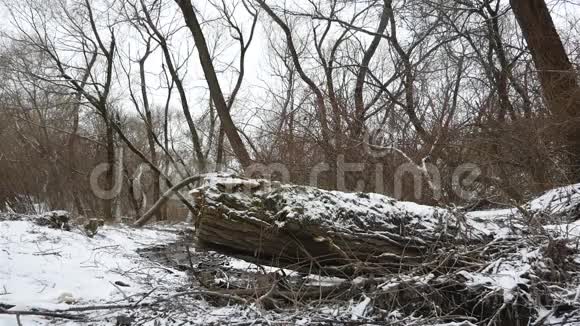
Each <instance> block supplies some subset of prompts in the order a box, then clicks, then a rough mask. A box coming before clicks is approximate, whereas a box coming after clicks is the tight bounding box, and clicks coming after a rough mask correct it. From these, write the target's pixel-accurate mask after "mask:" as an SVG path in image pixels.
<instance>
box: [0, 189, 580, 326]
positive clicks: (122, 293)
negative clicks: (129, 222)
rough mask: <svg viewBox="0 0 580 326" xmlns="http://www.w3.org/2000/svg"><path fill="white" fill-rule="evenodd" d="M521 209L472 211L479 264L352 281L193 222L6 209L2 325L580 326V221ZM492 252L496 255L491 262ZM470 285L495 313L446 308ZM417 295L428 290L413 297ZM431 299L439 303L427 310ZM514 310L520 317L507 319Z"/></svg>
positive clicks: (1, 243) (550, 198) (1, 246)
mask: <svg viewBox="0 0 580 326" xmlns="http://www.w3.org/2000/svg"><path fill="white" fill-rule="evenodd" d="M554 198H555V197H554V194H553V193H552V194H549V193H548V194H547V195H545V196H543V197H540V198H538V199H537V200H535V201H533V202H531V203H530V204H529V205H528V206H527V207H526V209H527V210H529V211H532V212H533V211H535V210H538V209H539V208H542V209H545V208H546V203H547V202H550V205H552V204H553V203H554ZM551 209H552V212H553V211H554V209H553V207H552V208H551ZM518 214H521V212H520V210H519V209H505V210H490V211H478V212H471V213H468V214H467V216H466V218H467V219H469V220H470V223H471V224H472V225H477V227H478V228H480V229H482V230H483V229H485V230H487V231H488V232H489V234H490V235H492V236H493V240H491V241H490V242H489V243H488V244H486V245H485V247H482V248H479V249H476V250H474V248H464V249H462V248H459V247H458V248H457V250H456V251H457V252H460V253H462V255H464V256H465V257H468V256H469V257H475V255H479V256H478V257H480V259H479V260H477V261H478V264H480V266H481V267H480V268H479V267H478V268H475V269H473V268H465V269H463V270H460V269H458V270H453V271H452V272H446V273H441V274H437V275H435V274H434V273H424V274H421V272H419V271H414V272H413V273H400V274H397V275H381V276H380V277H379V276H378V275H370V276H365V277H364V278H363V277H359V278H357V279H350V280H349V279H340V278H336V277H334V278H333V277H323V276H320V275H312V274H310V275H309V274H305V273H296V272H292V271H289V270H281V269H277V268H274V267H268V266H260V265H256V264H253V263H249V262H246V261H244V260H240V259H237V258H233V257H228V256H224V255H221V254H218V253H216V252H212V251H206V250H203V249H199V248H194V247H192V244H193V238H192V237H193V233H194V232H193V229H192V228H191V225H189V224H186V223H181V224H172V225H166V224H153V225H149V226H148V227H144V228H133V227H129V226H125V225H122V224H119V225H106V226H103V227H102V228H100V229H99V230H98V233H97V234H96V235H94V236H93V237H88V236H87V235H86V234H85V232H84V231H83V230H82V229H81V228H80V227H75V226H74V225H73V227H72V229H71V230H70V231H66V230H62V229H53V228H49V227H46V226H40V225H38V224H37V223H35V218H36V217H35V216H24V215H16V214H0V325H2V326H4V325H16V326H19V325H50V324H52V325H118V326H121V325H127V326H128V325H154V326H161V325H367V324H368V325H449V326H451V325H456V326H458V325H465V326H468V325H496V324H497V325H515V324H514V323H513V320H516V321H517V318H521V320H520V321H521V323H520V324H532V325H580V313H579V311H580V310H579V309H580V268H579V267H580V251H579V250H578V246H579V238H580V222H577V221H576V222H571V223H568V222H559V223H556V222H553V221H550V222H549V223H545V225H542V226H540V229H541V231H539V232H537V233H536V234H532V233H530V232H528V231H527V232H525V233H521V232H516V231H514V230H515V229H517V228H518V223H520V222H521V220H518V219H515V217H516V216H517V215H518ZM510 217H514V220H512V219H510ZM497 221H504V222H505V223H498V222H497ZM518 221H520V222H518ZM502 225H503V226H502ZM528 228H529V226H528ZM454 250H455V249H454ZM483 252H487V253H490V252H492V253H490V254H489V255H488V256H485V257H486V260H485V261H484V260H483V258H481V257H484V255H483ZM490 257H491V258H490ZM478 266H479V265H478ZM459 278H461V284H463V285H464V286H466V287H465V288H461V289H460V290H457V293H452V294H450V295H449V296H447V297H445V296H444V295H441V293H447V292H445V291H448V290H443V288H442V287H441V285H442V284H444V285H445V286H448V284H449V283H448V281H449V280H450V279H454V280H457V279H459ZM282 283H284V286H282ZM344 284H347V285H348V286H346V287H345V286H344ZM369 284H372V285H369ZM454 284H459V283H454ZM260 285H264V286H266V287H267V288H268V287H271V290H274V289H276V291H277V293H278V294H280V293H285V296H284V297H285V298H286V299H287V300H284V301H285V302H284V303H282V302H280V301H277V302H276V301H275V300H271V298H268V296H269V294H271V293H272V292H273V291H266V292H267V293H266V294H263V292H262V293H258V291H254V292H255V293H254V294H253V292H252V291H253V290H254V289H258V288H259V286H260ZM282 288H283V289H282ZM355 288H356V291H355ZM312 289H315V291H314V295H313V291H312ZM431 289H437V291H439V292H437V295H436V296H433V293H430V292H429V291H431ZM462 291H463V292H464V293H467V292H469V293H470V294H469V296H467V294H466V296H467V297H469V300H475V301H477V303H475V304H474V306H473V310H475V309H480V310H482V311H483V310H491V311H490V312H486V313H483V312H482V313H481V314H480V315H479V316H485V318H483V317H481V319H478V317H474V316H478V315H477V314H475V313H474V312H473V311H471V312H465V314H462V313H461V312H460V311H459V310H457V309H456V308H454V307H455V306H453V307H452V308H453V309H447V310H445V309H446V308H448V307H450V305H449V302H450V301H452V298H453V300H456V299H457V297H456V295H457V294H458V293H459V292H462ZM338 292H340V293H338ZM415 292H419V293H420V295H418V296H417V295H415V296H410V293H415ZM333 293H334V294H333ZM473 293H475V294H477V295H479V296H477V295H476V296H475V297H473V296H472V294H473ZM478 293H479V294H478ZM483 294H485V295H483ZM423 296H424V298H423V299H420V298H421V297H423ZM442 297H445V298H444V300H445V301H446V302H445V303H443V302H440V301H438V300H440V299H441V298H442ZM409 298H412V299H409ZM417 298H419V300H417ZM498 298H499V299H498ZM490 300H491V301H490ZM404 301H409V302H404ZM411 301H412V302H411ZM431 306H433V307H435V306H437V307H436V308H433V311H434V312H433V313H432V314H426V313H425V312H426V311H428V310H427V308H429V309H431V308H432V307H431ZM457 307H460V305H459V304H458V305H457ZM429 311H430V310H429ZM518 314H522V315H521V317H518V316H519V315H518ZM514 315H515V317H514ZM506 316H510V318H516V319H511V320H512V321H511V322H508V323H504V322H502V318H503V319H505V318H507V317H506Z"/></svg>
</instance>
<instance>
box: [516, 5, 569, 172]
mask: <svg viewBox="0 0 580 326" xmlns="http://www.w3.org/2000/svg"><path fill="white" fill-rule="evenodd" d="M510 3H511V5H512V9H513V12H514V15H515V16H516V18H517V20H518V23H519V25H520V27H521V29H522V32H523V34H524V37H525V39H526V41H527V43H528V48H529V50H530V52H531V54H532V58H533V60H534V64H535V66H536V69H537V70H538V75H539V78H540V83H541V85H542V91H543V93H544V98H545V100H546V104H547V106H548V108H549V110H550V112H551V113H552V115H553V116H554V120H555V128H554V129H555V130H556V131H557V132H559V133H563V134H564V137H563V138H564V140H565V144H564V145H565V147H566V149H567V151H568V152H569V155H570V158H571V161H572V163H573V165H574V167H573V173H574V178H575V179H576V180H580V169H579V167H580V124H579V123H578V118H579V117H580V88H579V86H578V81H577V79H576V73H575V71H574V68H573V66H572V63H571V62H570V59H569V58H568V55H567V54H566V50H565V49H564V45H563V44H562V40H561V39H560V35H559V34H558V31H557V30H556V27H555V26H554V22H553V20H552V16H551V15H550V11H549V9H548V6H547V5H546V2H545V1H544V0H511V1H510Z"/></svg>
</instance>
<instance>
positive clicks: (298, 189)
mask: <svg viewBox="0 0 580 326" xmlns="http://www.w3.org/2000/svg"><path fill="white" fill-rule="evenodd" d="M191 195H192V196H193V197H194V199H195V200H196V209H197V219H196V233H197V240H198V241H199V243H201V244H203V245H206V246H208V247H212V248H214V249H217V250H219V251H222V252H225V253H227V254H234V255H237V256H244V257H246V258H249V259H252V260H254V261H256V260H257V261H260V262H261V263H266V264H274V265H277V266H284V267H289V268H292V269H296V270H303V271H312V270H316V271H323V272H325V273H328V274H334V275H340V274H343V275H352V274H358V273H373V272H374V271H377V272H378V271H381V272H385V271H393V272H396V271H401V270H408V269H411V268H414V267H417V266H419V265H420V264H422V263H423V262H424V261H425V259H426V258H428V257H430V256H431V255H432V254H433V253H435V252H437V250H438V249H439V248H441V247H443V246H445V245H446V244H449V242H451V241H452V242H453V243H455V244H461V243H466V242H471V243H473V242H478V241H481V240H483V239H484V238H485V235H484V234H481V233H479V231H478V230H474V229H471V228H469V227H468V226H467V225H466V224H465V223H464V220H463V219H462V218H461V217H458V216H459V215H458V214H454V213H452V212H451V211H449V210H446V209H442V208H435V207H430V206H422V205H418V204H414V203H409V202H400V201H396V200H394V199H392V198H389V197H386V196H382V195H378V194H367V193H344V192H337V191H325V190H321V189H317V188H313V187H305V186H294V185H280V184H278V183H275V182H274V183H270V182H268V181H265V180H249V179H243V178H234V177H221V176H211V177H207V178H205V180H204V182H203V185H202V186H201V187H199V188H197V189H195V190H193V191H192V192H191ZM453 264H455V265H457V264H461V262H457V261H455V262H453Z"/></svg>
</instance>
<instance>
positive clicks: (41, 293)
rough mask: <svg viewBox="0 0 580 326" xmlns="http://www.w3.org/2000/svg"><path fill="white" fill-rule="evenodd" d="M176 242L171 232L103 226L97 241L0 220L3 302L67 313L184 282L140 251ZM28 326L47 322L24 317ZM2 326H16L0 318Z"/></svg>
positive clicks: (11, 318)
mask: <svg viewBox="0 0 580 326" xmlns="http://www.w3.org/2000/svg"><path fill="white" fill-rule="evenodd" d="M176 239H177V235H176V233H175V232H172V230H171V229H130V228H128V227H109V226H106V227H104V228H103V229H102V230H101V231H100V232H99V233H98V234H97V235H96V236H95V237H94V238H89V237H87V236H86V235H84V234H83V233H82V232H81V231H80V230H73V231H72V232H66V231H62V230H55V229H50V228H47V227H42V226H38V225H36V224H34V223H32V222H31V221H10V222H9V221H4V222H2V221H0V303H4V304H9V305H15V306H16V307H14V308H12V309H13V310H16V309H18V310H27V309H30V308H46V309H66V308H69V307H70V306H71V305H75V306H82V305H92V304H95V303H115V302H122V301H124V300H126V298H127V297H130V296H134V297H138V296H139V295H142V294H143V293H146V292H148V291H150V290H151V289H152V288H153V287H159V286H164V285H170V284H171V285H173V284H175V283H183V282H185V281H186V278H185V275H184V274H183V273H182V272H179V271H175V270H168V269H167V267H164V266H160V265H158V264H155V263H153V262H151V261H148V260H146V259H143V258H141V257H140V256H139V255H138V254H137V252H136V250H137V249H138V248H143V247H146V246H148V245H153V244H157V243H163V242H171V241H175V240H176ZM22 323H23V324H24V325H35V324H36V325H44V324H45V323H46V321H45V319H43V318H39V317H29V316H23V317H22ZM0 325H16V319H15V317H14V316H10V315H0Z"/></svg>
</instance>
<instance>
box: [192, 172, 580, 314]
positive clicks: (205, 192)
mask: <svg viewBox="0 0 580 326" xmlns="http://www.w3.org/2000/svg"><path fill="white" fill-rule="evenodd" d="M192 195H193V196H194V198H195V199H196V208H197V217H196V237H197V241H198V243H200V244H202V245H204V246H206V247H209V248H212V249H216V250H218V251H220V252H222V253H225V254H228V255H231V256H237V257H240V258H243V259H246V260H251V261H253V262H256V263H259V264H266V265H273V266H278V267H283V268H287V269H292V270H297V271H301V272H306V273H309V274H312V273H314V274H319V275H322V276H335V277H336V276H338V277H340V278H341V279H342V281H341V282H338V283H337V284H333V285H328V286H326V287H320V288H319V289H318V290H317V291H315V292H316V293H315V294H314V295H312V296H309V295H308V293H309V292H308V291H310V290H312V289H311V288H307V287H305V286H304V284H303V283H300V282H296V281H293V282H288V281H284V282H282V281H280V277H278V278H276V277H273V278H272V281H271V282H270V283H269V284H268V285H267V286H262V287H260V288H258V287H257V285H256V286H254V287H251V288H250V289H245V290H244V291H245V292H244V291H242V292H240V293H239V294H250V293H251V294H252V295H254V296H257V294H256V293H259V296H258V297H260V298H266V297H267V298H268V300H272V301H273V305H272V306H273V307H279V306H280V302H289V301H292V300H289V295H288V293H289V292H288V291H290V292H291V293H302V294H303V296H302V297H301V298H302V299H304V300H306V301H312V300H316V301H320V300H322V301H325V300H347V301H348V300H349V299H350V300H351V302H352V300H360V302H361V303H360V304H363V306H364V309H363V311H364V313H363V315H364V316H372V317H368V318H370V319H368V320H375V321H377V320H381V321H385V320H393V321H394V320H398V321H402V320H407V321H408V320H409V318H411V319H412V318H421V320H423V322H428V321H431V322H441V321H454V322H457V321H461V322H465V323H466V325H469V324H478V325H479V324H481V325H518V324H519V325H528V324H530V323H532V322H534V323H536V324H537V325H544V324H547V323H548V321H549V322H550V323H552V322H554V321H558V322H561V321H566V322H572V321H573V320H575V319H577V318H578V317H577V315H576V309H577V308H578V307H579V306H580V305H579V303H578V297H579V294H578V293H577V291H576V287H575V286H574V285H573V284H574V283H575V282H577V280H578V272H577V270H578V267H579V266H578V260H577V258H578V256H577V248H576V247H575V242H574V241H572V240H571V235H573V233H570V226H573V225H574V224H569V223H567V222H566V223H565V224H564V225H566V228H567V232H568V234H563V233H562V232H561V231H562V229H561V228H560V227H559V226H558V225H542V220H540V218H544V219H545V221H548V219H546V215H545V214H546V212H548V213H549V216H550V217H552V218H555V217H556V216H559V217H562V216H565V215H566V214H568V213H570V211H572V209H573V208H574V207H576V205H573V204H571V200H572V199H573V200H576V199H577V198H576V197H577V196H576V195H575V196H576V197H574V198H572V199H570V198H568V200H566V201H565V202H566V204H565V205H563V203H564V200H562V197H558V198H556V199H558V200H560V202H558V201H555V200H554V199H555V196H554V192H552V193H551V194H548V195H546V196H551V197H550V198H551V199H550V200H548V199H547V198H548V197H546V196H544V197H542V198H539V199H537V200H535V201H533V202H531V203H530V204H529V205H527V206H526V207H520V208H517V209H510V210H498V211H487V212H471V213H469V212H467V213H466V212H461V211H459V210H450V209H443V208H435V207H428V206H421V205H417V204H413V203H406V202H398V201H396V200H394V199H391V198H388V197H385V196H381V195H376V194H362V193H359V194H347V193H341V192H334V191H323V190H320V189H315V188H310V187H301V186H286V185H284V186H282V185H278V184H276V183H269V182H266V181H263V180H247V179H241V178H226V177H211V178H207V179H206V180H205V184H204V185H202V186H201V187H200V188H198V189H196V190H194V191H193V192H192ZM548 202H549V203H551V204H553V203H557V204H558V205H556V206H554V205H551V206H547V203H548ZM548 207H549V209H548V210H546V208H548ZM564 208H565V209H564ZM552 222H554V220H553V219H552V220H550V223H552ZM544 224H546V223H544ZM560 226H562V225H560ZM238 292H239V290H238ZM228 293H229V292H228ZM298 297H300V295H298Z"/></svg>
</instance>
